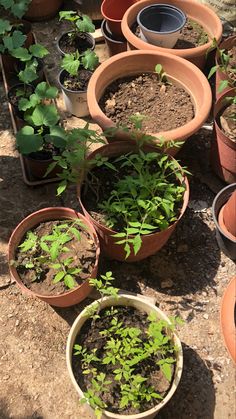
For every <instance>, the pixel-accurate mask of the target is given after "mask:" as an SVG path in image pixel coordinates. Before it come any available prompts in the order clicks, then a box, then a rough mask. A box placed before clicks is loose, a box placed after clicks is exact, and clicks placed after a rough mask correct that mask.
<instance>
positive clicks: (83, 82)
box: [63, 69, 92, 92]
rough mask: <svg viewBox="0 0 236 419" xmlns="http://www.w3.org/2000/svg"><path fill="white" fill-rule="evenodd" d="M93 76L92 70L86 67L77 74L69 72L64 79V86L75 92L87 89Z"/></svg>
mask: <svg viewBox="0 0 236 419" xmlns="http://www.w3.org/2000/svg"><path fill="white" fill-rule="evenodd" d="M91 76H92V72H91V71H89V70H85V69H83V70H80V71H79V72H78V74H77V75H76V76H71V75H70V74H68V73H67V74H66V76H65V77H64V80H63V86H64V87H65V88H66V89H68V90H72V91H75V92H77V91H86V90H87V87H88V82H89V79H90V77H91Z"/></svg>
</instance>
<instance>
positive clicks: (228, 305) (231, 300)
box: [220, 276, 236, 364]
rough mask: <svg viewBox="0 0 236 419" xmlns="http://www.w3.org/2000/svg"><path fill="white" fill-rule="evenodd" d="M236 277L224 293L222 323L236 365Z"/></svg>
mask: <svg viewBox="0 0 236 419" xmlns="http://www.w3.org/2000/svg"><path fill="white" fill-rule="evenodd" d="M235 291H236V276H234V277H233V278H232V279H231V280H230V282H229V284H228V285H227V288H226V290H225V292H224V295H223V298H222V301H221V309H220V323H221V331H222V335H223V339H224V342H225V346H226V348H227V350H228V353H229V355H230V356H231V358H232V360H233V362H234V363H235V364H236V345H235V340H236V332H235V331H236V324H235V306H236V294H235Z"/></svg>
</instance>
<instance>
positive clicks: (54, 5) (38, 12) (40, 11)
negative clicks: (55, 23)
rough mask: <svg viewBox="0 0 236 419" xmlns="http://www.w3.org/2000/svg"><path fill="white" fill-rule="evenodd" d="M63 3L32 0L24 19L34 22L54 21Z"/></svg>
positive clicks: (56, 0)
mask: <svg viewBox="0 0 236 419" xmlns="http://www.w3.org/2000/svg"><path fill="white" fill-rule="evenodd" d="M62 2H63V0H50V1H49V0H32V1H31V2H30V5H29V7H28V10H27V12H26V14H25V15H24V18H25V19H28V20H32V21H33V22H39V21H42V20H48V19H52V18H53V17H54V16H55V15H56V14H57V12H58V10H59V9H60V7H61V5H62Z"/></svg>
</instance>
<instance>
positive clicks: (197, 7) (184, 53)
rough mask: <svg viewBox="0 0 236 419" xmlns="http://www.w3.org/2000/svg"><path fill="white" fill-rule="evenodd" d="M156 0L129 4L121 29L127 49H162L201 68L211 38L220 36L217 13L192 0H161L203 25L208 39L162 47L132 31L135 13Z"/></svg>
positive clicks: (220, 27)
mask: <svg viewBox="0 0 236 419" xmlns="http://www.w3.org/2000/svg"><path fill="white" fill-rule="evenodd" d="M156 3H157V2H156V0H141V1H138V2H137V3H136V4H134V5H133V6H131V7H130V8H129V9H128V10H127V11H126V13H125V14H124V16H123V19H122V23H121V29H122V32H123V34H124V36H125V38H126V39H127V42H128V48H129V49H140V50H141V49H145V50H152V51H163V52H168V53H170V54H173V55H177V56H179V57H182V58H186V59H187V60H189V61H191V62H192V63H194V64H195V65H197V66H198V67H199V68H203V67H204V65H205V62H206V52H207V50H208V48H209V47H210V46H211V45H212V39H213V38H215V39H216V40H217V42H219V41H220V39H221V36H222V24H221V21H220V19H219V17H218V16H217V14H216V13H215V12H214V11H213V10H212V9H210V8H209V7H207V6H204V5H202V4H200V3H199V2H197V1H192V0H172V1H171V2H170V1H169V0H163V1H161V3H162V4H169V3H171V5H172V6H175V7H178V8H179V9H181V10H182V11H183V12H184V13H185V14H186V16H187V17H188V18H190V19H193V20H195V21H196V22H197V23H199V24H200V25H202V26H203V28H204V30H205V31H206V32H207V33H208V35H209V41H208V42H207V43H206V44H204V45H200V46H198V47H196V48H186V49H169V48H162V47H158V46H156V45H151V44H148V43H147V42H145V41H143V40H142V39H140V38H139V37H138V36H136V35H135V34H134V33H133V32H132V26H133V25H134V24H135V23H136V20H137V15H138V13H139V12H140V10H142V9H143V8H144V7H146V6H150V5H152V4H156Z"/></svg>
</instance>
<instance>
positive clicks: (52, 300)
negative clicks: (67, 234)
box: [8, 207, 100, 307]
mask: <svg viewBox="0 0 236 419" xmlns="http://www.w3.org/2000/svg"><path fill="white" fill-rule="evenodd" d="M73 218H74V219H77V218H80V219H81V221H82V222H83V224H84V225H85V226H86V227H87V230H86V231H87V232H88V234H89V236H90V238H91V239H92V240H93V241H94V243H95V246H96V261H95V265H94V266H93V269H92V272H91V275H90V276H89V277H92V278H96V275H97V268H98V260H99V255H100V247H99V241H98V238H97V234H96V231H95V229H94V228H93V226H92V225H91V224H90V222H89V221H88V220H87V219H86V218H85V217H84V216H83V215H82V214H80V213H78V212H76V211H74V210H72V209H70V208H64V207H51V208H44V209H41V210H39V211H36V212H33V213H32V214H30V215H28V217H26V218H24V219H23V221H21V222H20V224H18V226H17V227H16V228H15V230H14V231H13V233H12V235H11V237H10V240H9V243H8V261H9V271H10V274H11V277H12V279H14V280H15V281H16V283H17V285H18V286H19V287H20V289H21V291H22V292H23V293H26V294H28V295H30V296H31V297H38V298H39V299H40V300H42V301H45V302H46V303H48V304H51V305H53V306H57V307H69V306H72V305H74V304H77V303H79V302H80V301H82V300H84V299H85V298H86V297H87V296H88V295H89V293H90V291H91V286H90V285H89V278H88V279H86V280H85V281H84V282H83V283H82V284H81V285H79V286H78V287H77V288H74V289H72V290H70V291H67V292H65V293H63V294H60V295H41V294H37V293H35V292H33V291H31V290H30V289H28V288H27V287H26V286H25V285H24V284H23V282H22V280H21V278H20V276H19V274H18V272H17V270H16V268H15V267H14V266H12V264H11V261H12V260H14V259H15V253H16V249H17V247H18V245H19V244H20V242H21V240H22V238H23V237H24V235H25V234H26V233H27V231H29V230H31V229H32V228H33V227H36V226H37V225H38V224H40V223H42V222H45V221H51V220H63V219H73Z"/></svg>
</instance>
